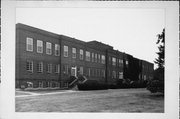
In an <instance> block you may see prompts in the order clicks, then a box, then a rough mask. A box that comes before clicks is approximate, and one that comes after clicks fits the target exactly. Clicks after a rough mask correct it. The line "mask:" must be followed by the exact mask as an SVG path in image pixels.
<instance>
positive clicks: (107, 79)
mask: <svg viewBox="0 0 180 119" xmlns="http://www.w3.org/2000/svg"><path fill="white" fill-rule="evenodd" d="M129 57H131V58H129ZM133 59H135V58H133V57H132V56H130V55H128V54H125V53H122V52H120V51H117V50H114V49H113V47H112V46H109V45H106V44H103V43H101V42H98V41H90V42H84V41H80V40H77V39H75V38H71V37H67V36H64V35H58V34H54V33H50V32H48V31H44V30H41V29H38V28H34V27H31V26H27V25H24V24H17V25H16V87H21V86H22V85H25V84H29V87H33V88H37V87H39V88H47V87H59V88H63V87H68V80H69V77H70V76H79V75H83V76H85V77H87V79H88V80H98V81H99V82H101V83H107V84H115V83H116V81H117V80H118V79H123V78H130V79H131V78H132V77H130V76H129V74H131V73H132V72H133V69H132V67H133V66H136V65H134V64H133V63H134V62H132V61H133ZM140 61H142V60H139V59H137V62H136V63H139V62H140ZM142 62H143V63H139V64H142V66H145V67H146V65H147V67H149V70H148V71H146V70H147V69H143V70H142V72H140V70H139V72H137V73H136V75H138V76H139V75H140V73H141V74H142V75H143V76H145V75H146V76H147V77H150V76H151V75H152V71H153V64H151V63H148V62H146V63H144V61H142ZM149 65H151V66H149ZM137 66H138V65H137ZM139 67H140V65H139ZM138 76H137V77H138ZM139 77H140V76H139Z"/></svg>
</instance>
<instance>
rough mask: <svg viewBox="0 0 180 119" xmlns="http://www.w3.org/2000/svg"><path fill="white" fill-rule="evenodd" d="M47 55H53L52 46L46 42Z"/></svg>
mask: <svg viewBox="0 0 180 119" xmlns="http://www.w3.org/2000/svg"><path fill="white" fill-rule="evenodd" d="M46 54H48V55H51V54H52V44H51V43H49V42H46Z"/></svg>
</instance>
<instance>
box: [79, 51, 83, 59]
mask: <svg viewBox="0 0 180 119" xmlns="http://www.w3.org/2000/svg"><path fill="white" fill-rule="evenodd" d="M83 54H84V52H83V50H82V49H80V57H79V58H80V60H83V57H84V56H83Z"/></svg>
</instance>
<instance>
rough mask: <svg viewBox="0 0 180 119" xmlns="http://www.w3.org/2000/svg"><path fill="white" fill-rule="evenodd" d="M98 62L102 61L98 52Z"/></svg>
mask: <svg viewBox="0 0 180 119" xmlns="http://www.w3.org/2000/svg"><path fill="white" fill-rule="evenodd" d="M98 62H99V63H101V55H100V54H98Z"/></svg>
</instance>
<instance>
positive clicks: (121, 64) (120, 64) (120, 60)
mask: <svg viewBox="0 0 180 119" xmlns="http://www.w3.org/2000/svg"><path fill="white" fill-rule="evenodd" d="M122 66H123V60H122V59H119V67H122Z"/></svg>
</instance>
